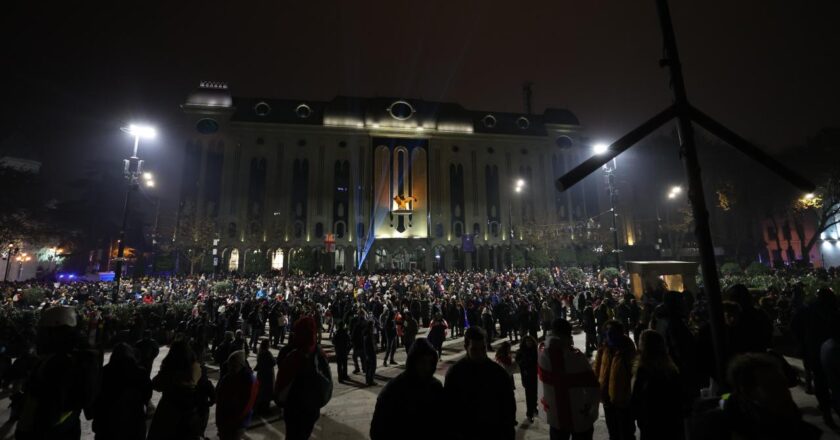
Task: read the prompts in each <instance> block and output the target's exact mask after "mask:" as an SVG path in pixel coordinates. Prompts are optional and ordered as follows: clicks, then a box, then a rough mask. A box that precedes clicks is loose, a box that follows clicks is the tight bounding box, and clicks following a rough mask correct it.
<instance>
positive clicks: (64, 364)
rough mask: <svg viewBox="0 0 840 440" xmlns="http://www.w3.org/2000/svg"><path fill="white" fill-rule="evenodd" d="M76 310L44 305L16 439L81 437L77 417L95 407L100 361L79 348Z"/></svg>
mask: <svg viewBox="0 0 840 440" xmlns="http://www.w3.org/2000/svg"><path fill="white" fill-rule="evenodd" d="M76 323H77V321H76V310H75V309H73V308H71V307H65V306H58V307H51V308H48V309H44V310H43V311H42V312H41V318H40V321H39V323H38V343H37V347H38V348H37V352H38V361H37V363H36V365H35V368H34V369H33V370H32V372H31V375H30V377H29V380H28V381H27V383H26V387H25V389H24V391H23V394H24V395H23V403H22V405H23V406H22V408H21V412H20V419H19V421H18V424H17V430H16V432H15V438H17V439H21V440H36V439H78V438H80V437H81V423H80V421H79V415H80V414H81V412H82V410H84V409H89V410H91V411H92V410H93V404H94V401H95V399H96V395H97V393H98V389H97V387H98V384H99V375H100V371H101V366H102V359H101V356H100V354H99V353H97V352H96V351H93V350H84V349H79V348H78V345H79V341H80V338H79V334H78V331H77V328H76Z"/></svg>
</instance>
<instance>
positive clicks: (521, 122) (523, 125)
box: [516, 116, 531, 130]
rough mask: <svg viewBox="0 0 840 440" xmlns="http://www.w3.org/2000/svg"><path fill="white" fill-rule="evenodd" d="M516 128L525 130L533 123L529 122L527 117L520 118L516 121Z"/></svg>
mask: <svg viewBox="0 0 840 440" xmlns="http://www.w3.org/2000/svg"><path fill="white" fill-rule="evenodd" d="M516 126H517V127H519V128H520V129H522V130H525V129H527V128H528V127H530V126H531V121H529V120H528V118H526V117H525V116H520V117H519V119H517V120H516Z"/></svg>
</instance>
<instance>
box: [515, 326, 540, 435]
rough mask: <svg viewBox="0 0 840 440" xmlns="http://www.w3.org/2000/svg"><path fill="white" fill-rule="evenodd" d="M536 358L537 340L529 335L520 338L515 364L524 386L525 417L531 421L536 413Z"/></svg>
mask: <svg viewBox="0 0 840 440" xmlns="http://www.w3.org/2000/svg"><path fill="white" fill-rule="evenodd" d="M537 358H538V353H537V341H536V340H534V338H532V337H530V336H528V337H525V338H522V342H520V343H519V350H518V351H517V352H516V364H517V365H518V366H519V373H520V381H521V382H522V387H523V388H525V417H527V418H528V421H529V422H531V423H533V422H534V416H536V415H537Z"/></svg>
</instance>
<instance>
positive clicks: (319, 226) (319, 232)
mask: <svg viewBox="0 0 840 440" xmlns="http://www.w3.org/2000/svg"><path fill="white" fill-rule="evenodd" d="M315 237H316V238H323V237H324V224H323V223H321V222H318V223H315Z"/></svg>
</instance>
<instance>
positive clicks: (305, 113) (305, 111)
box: [295, 104, 312, 119]
mask: <svg viewBox="0 0 840 440" xmlns="http://www.w3.org/2000/svg"><path fill="white" fill-rule="evenodd" d="M295 114H297V115H298V117H299V118H301V119H306V118H308V117H309V116H310V115H312V109H311V108H309V106H308V105H306V104H301V105H299V106H297V108H296V109H295Z"/></svg>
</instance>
